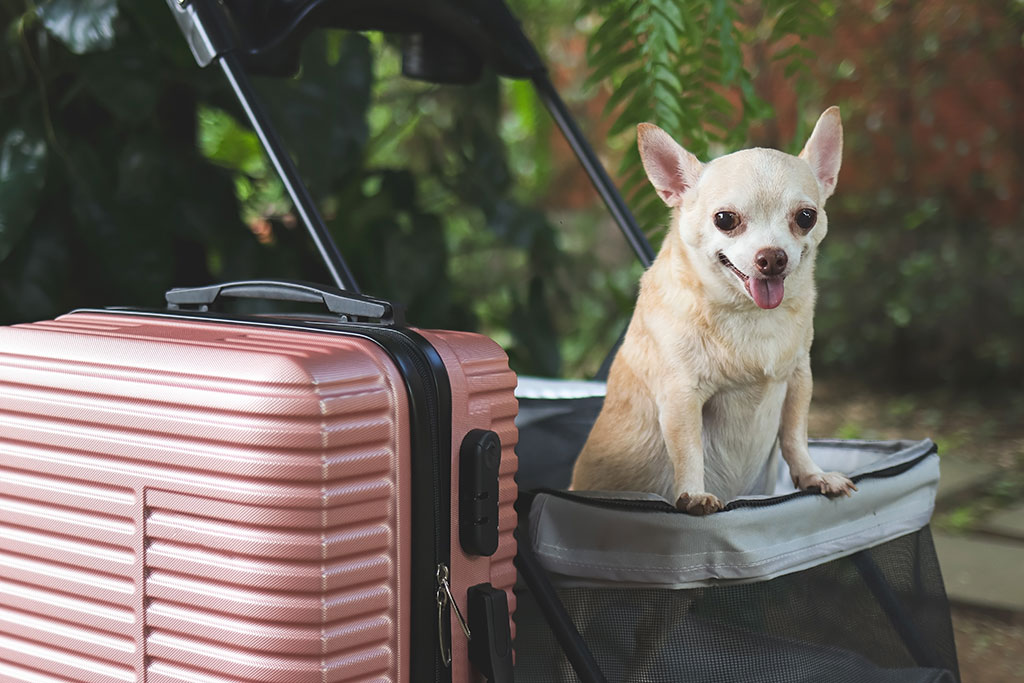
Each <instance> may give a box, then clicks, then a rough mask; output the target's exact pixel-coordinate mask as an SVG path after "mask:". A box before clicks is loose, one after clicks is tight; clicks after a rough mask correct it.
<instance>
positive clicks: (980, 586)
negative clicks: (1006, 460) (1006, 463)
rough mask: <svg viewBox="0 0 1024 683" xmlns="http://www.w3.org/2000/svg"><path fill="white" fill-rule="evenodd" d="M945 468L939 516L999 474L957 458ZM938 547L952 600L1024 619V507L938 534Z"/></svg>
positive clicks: (946, 462) (945, 461)
mask: <svg viewBox="0 0 1024 683" xmlns="http://www.w3.org/2000/svg"><path fill="white" fill-rule="evenodd" d="M940 465H941V473H942V474H941V479H940V482H941V483H940V485H939V495H938V499H937V501H936V506H937V508H938V510H939V512H942V511H944V510H949V509H951V508H952V507H953V506H955V505H957V504H963V503H964V501H968V500H969V499H970V498H971V497H972V496H973V495H975V494H976V493H977V492H978V491H981V490H984V489H985V488H987V487H988V486H990V485H991V484H992V482H993V480H994V479H995V478H996V477H998V476H999V470H998V469H997V468H995V467H993V466H991V465H987V464H985V463H975V462H966V461H963V460H960V459H957V458H954V457H952V456H947V457H943V458H942V460H941V461H940ZM935 549H936V551H937V552H938V554H939V565H940V566H941V567H942V576H943V579H944V580H945V583H946V592H947V594H948V595H949V599H950V600H951V601H952V602H954V603H955V604H960V605H965V606H968V607H974V608H981V609H991V610H993V611H998V612H1005V613H1006V615H1005V616H1007V617H1016V616H1018V615H1019V616H1021V617H1024V504H1018V505H1015V506H1013V507H1009V508H1004V509H1002V510H999V511H997V512H995V513H993V514H992V515H990V516H988V517H987V518H985V519H983V520H982V521H980V522H979V523H978V524H977V525H975V527H974V529H973V530H972V531H971V532H969V533H962V534H956V533H952V532H943V531H936V532H935ZM1022 623H1024V620H1022ZM1022 680H1024V672H1022Z"/></svg>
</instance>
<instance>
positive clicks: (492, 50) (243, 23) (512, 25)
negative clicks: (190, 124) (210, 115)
mask: <svg viewBox="0 0 1024 683" xmlns="http://www.w3.org/2000/svg"><path fill="white" fill-rule="evenodd" d="M167 4H168V5H169V6H170V7H171V8H172V9H173V10H175V16H176V17H178V22H179V24H180V25H181V26H182V29H183V30H184V32H185V35H186V36H188V37H189V44H190V46H191V47H192V51H193V53H194V54H195V55H196V59H197V60H198V61H199V63H200V64H201V65H202V66H206V65H207V64H209V63H210V62H211V61H213V59H215V58H216V57H218V56H221V55H222V54H224V52H226V51H228V50H237V51H238V52H239V53H240V54H241V55H242V59H243V62H244V63H245V66H246V68H247V69H249V70H250V71H252V72H254V73H270V74H278V75H283V74H290V73H293V72H294V71H295V70H296V69H297V68H298V65H299V47H300V45H301V43H302V40H303V39H304V38H305V36H306V35H307V34H308V33H309V32H310V31H311V30H313V29H314V28H325V27H328V28H342V29H349V30H355V31H383V32H386V33H399V34H405V35H407V36H409V39H408V40H407V41H406V44H405V47H404V50H403V51H404V56H405V59H404V62H405V72H406V75H407V76H411V77H414V78H423V79H426V80H437V81H441V82H471V81H473V80H476V78H477V77H479V75H480V73H481V70H482V68H483V65H484V64H487V65H489V66H490V67H491V68H493V69H494V70H495V71H497V72H498V73H499V74H500V75H502V76H508V77H511V78H529V77H531V76H533V75H535V74H537V73H539V72H543V71H544V64H543V62H542V61H541V59H540V57H539V56H538V54H537V52H536V50H534V48H533V45H532V44H531V43H530V41H529V40H528V39H527V38H526V37H525V35H523V32H522V30H521V29H520V27H519V22H518V20H517V19H516V18H515V16H514V15H513V14H512V13H511V12H510V11H509V10H508V8H507V7H506V6H505V3H504V2H502V0H223V1H222V2H213V1H211V0H167ZM196 18H198V19H199V21H198V22H197V21H196ZM183 22H186V23H183ZM196 23H199V24H201V25H202V26H205V27H206V32H207V35H200V34H199V33H198V32H197V31H195V29H194V26H192V24H196Z"/></svg>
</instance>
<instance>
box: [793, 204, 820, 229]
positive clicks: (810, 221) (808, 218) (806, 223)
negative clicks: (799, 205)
mask: <svg viewBox="0 0 1024 683" xmlns="http://www.w3.org/2000/svg"><path fill="white" fill-rule="evenodd" d="M817 222H818V212H817V211H815V210H814V209H800V210H799V211H797V212H796V224H797V225H799V226H800V229H801V230H810V229H811V228H813V227H814V224H815V223H817Z"/></svg>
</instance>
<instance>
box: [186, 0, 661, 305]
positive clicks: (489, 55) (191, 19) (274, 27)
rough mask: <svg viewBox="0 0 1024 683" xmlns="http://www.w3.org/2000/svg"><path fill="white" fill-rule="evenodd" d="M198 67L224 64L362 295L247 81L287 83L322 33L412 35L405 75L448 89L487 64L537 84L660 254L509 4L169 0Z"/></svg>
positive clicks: (336, 260) (641, 242)
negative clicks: (261, 77) (310, 38)
mask: <svg viewBox="0 0 1024 683" xmlns="http://www.w3.org/2000/svg"><path fill="white" fill-rule="evenodd" d="M166 2H167V5H168V7H169V8H170V9H171V11H172V13H173V14H174V17H175V19H176V20H177V22H178V26H179V27H180V28H181V30H182V33H184V34H185V38H186V40H187V41H188V44H189V47H190V48H191V50H192V54H193V55H194V56H195V58H196V61H197V62H198V63H199V65H200V66H204V67H205V66H208V65H209V64H211V63H212V62H215V61H216V62H217V63H218V64H219V65H220V67H221V69H222V70H223V71H224V75H225V76H226V77H227V79H228V82H229V83H230V84H231V87H232V89H233V90H234V92H235V95H236V96H237V98H238V101H239V103H240V104H241V105H242V108H243V109H244V110H245V112H246V115H247V116H248V118H249V121H250V123H251V124H252V127H253V129H254V130H255V131H256V134H257V135H258V136H259V138H260V140H261V142H262V143H263V146H264V148H265V149H266V150H267V154H268V155H269V156H270V160H271V162H272V163H273V164H274V167H275V169H276V170H277V173H278V175H279V176H280V177H281V180H282V182H283V183H284V186H285V189H286V190H287V191H288V194H289V196H290V197H291V199H292V202H293V203H294V204H295V208H296V211H297V213H298V214H299V218H300V219H301V220H302V222H303V224H304V225H305V226H306V228H307V230H308V231H309V233H310V236H311V237H312V238H313V241H314V243H315V244H316V246H317V249H318V250H319V252H320V255H321V258H322V259H323V261H324V264H325V266H326V267H327V270H328V272H329V273H330V275H331V279H332V280H333V281H334V283H335V284H336V285H337V286H338V287H340V288H342V289H348V290H351V291H355V292H358V291H359V287H358V285H357V284H356V281H355V278H354V277H353V275H352V272H351V270H350V269H349V267H348V265H347V264H346V263H345V260H344V259H343V258H342V256H341V252H340V251H339V250H338V248H337V246H336V245H335V244H334V241H333V240H332V239H331V236H330V233H329V232H328V230H327V226H326V224H325V223H324V220H323V218H322V217H321V216H320V213H319V211H318V210H317V208H316V203H315V202H314V201H313V198H312V197H311V196H310V195H309V191H308V190H307V189H306V187H305V185H304V184H303V183H302V180H301V177H300V176H299V172H298V169H296V168H295V164H294V163H293V162H292V160H291V157H290V156H289V155H288V153H287V151H286V150H285V147H284V145H283V143H282V142H281V140H280V139H279V138H278V136H277V134H276V133H275V132H274V129H273V126H272V125H271V122H270V119H269V117H268V115H267V114H266V112H265V111H264V110H263V108H262V107H261V106H260V104H259V101H258V98H257V97H256V93H255V91H254V89H253V88H252V85H251V83H250V81H249V77H248V73H247V72H249V71H251V72H256V73H268V74H278V75H282V74H284V75H287V74H290V73H293V72H294V71H295V70H296V69H297V68H298V59H299V50H298V48H299V46H300V44H301V41H302V39H303V38H304V37H305V35H307V34H308V33H309V31H311V30H312V29H314V28H321V27H328V28H344V29H351V30H382V31H389V32H397V33H404V34H406V36H407V39H406V41H405V45H404V46H403V66H402V69H403V73H404V74H405V75H406V76H409V77H411V78H418V79H421V80H431V81H436V82H445V83H467V82H472V81H474V80H476V79H477V78H478V77H479V76H480V74H481V73H482V70H483V65H484V64H488V65H490V66H491V68H493V69H494V70H495V71H496V72H497V73H498V74H499V75H502V76H507V77H511V78H529V79H530V80H531V81H532V82H533V84H534V87H535V88H536V90H537V95H538V97H539V98H540V99H541V101H542V102H543V103H544V106H545V107H546V108H547V109H548V111H549V112H550V113H551V116H552V118H553V119H554V120H555V123H556V124H557V125H558V127H559V129H560V130H561V131H562V134H563V135H564V136H565V138H566V140H567V141H568V143H569V146H570V147H571V148H572V150H573V152H574V153H575V154H576V156H577V157H578V158H579V160H580V163H581V164H582V165H583V169H584V170H585V171H586V173H587V175H588V176H589V177H590V180H591V182H592V183H593V184H594V188H595V189H596V190H597V192H598V194H599V195H600V197H601V199H602V200H603V201H604V203H605V205H606V206H607V208H608V211H609V212H610V213H611V215H612V218H614V219H615V222H616V223H617V224H618V226H619V228H620V229H621V230H622V233H623V235H624V236H625V237H626V240H627V241H628V242H629V244H630V246H631V247H632V248H633V251H634V252H635V253H636V255H637V258H638V259H639V260H640V263H641V264H642V265H643V266H644V267H647V266H650V264H651V263H652V262H653V261H654V250H653V248H652V247H651V244H650V242H648V240H647V237H646V236H645V235H644V233H643V231H642V230H641V229H640V226H639V225H637V222H636V219H635V218H634V217H633V214H632V213H631V212H630V210H629V208H628V207H627V206H626V202H625V201H624V200H623V198H622V195H621V193H620V192H619V190H618V188H617V187H616V186H615V184H614V183H613V182H612V179H611V178H610V177H609V176H608V173H607V171H605V169H604V166H603V165H602V164H601V162H600V160H599V159H598V158H597V155H596V154H595V153H594V150H593V148H591V146H590V144H589V143H588V142H587V140H586V138H584V136H583V133H582V131H580V129H579V126H578V125H577V124H576V122H575V121H574V120H573V117H572V115H571V114H570V113H569V109H568V107H566V105H565V102H563V101H562V98H561V96H559V94H558V92H557V91H556V90H555V87H554V85H553V84H552V83H551V80H550V79H549V78H548V73H547V68H546V67H545V66H544V63H543V61H542V60H541V58H540V56H539V55H538V54H537V51H536V50H535V49H534V47H533V44H532V43H531V42H530V40H529V38H527V37H526V35H525V34H524V33H523V31H522V28H521V26H520V25H519V21H518V20H517V19H516V18H515V16H514V15H513V14H512V13H511V12H510V11H509V9H508V7H507V6H506V5H505V3H504V2H503V1H502V0H420V1H417V0H258V1H251V0H222V1H218V0H166Z"/></svg>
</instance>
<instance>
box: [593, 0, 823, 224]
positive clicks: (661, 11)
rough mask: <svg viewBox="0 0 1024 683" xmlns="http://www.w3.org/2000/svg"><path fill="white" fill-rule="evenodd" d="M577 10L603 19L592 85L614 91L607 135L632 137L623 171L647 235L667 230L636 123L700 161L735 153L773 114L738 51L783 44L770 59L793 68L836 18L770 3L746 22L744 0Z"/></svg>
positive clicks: (637, 2) (644, 1)
mask: <svg viewBox="0 0 1024 683" xmlns="http://www.w3.org/2000/svg"><path fill="white" fill-rule="evenodd" d="M583 7H584V11H589V12H593V13H595V14H597V15H598V16H599V17H600V25H599V26H598V28H597V29H596V30H595V31H594V33H593V34H592V35H591V37H590V43H589V49H588V58H589V62H590V65H591V67H592V72H591V74H590V78H589V81H588V82H589V83H590V84H591V85H596V84H598V83H606V84H607V86H608V88H609V90H610V92H611V94H610V96H609V98H608V100H607V104H606V106H605V115H606V116H612V115H614V116H615V122H614V124H613V125H612V127H611V131H610V132H611V135H613V136H615V135H623V134H626V133H628V134H629V136H630V137H629V140H630V142H629V145H628V151H627V153H626V155H625V157H624V158H623V163H622V167H621V169H620V173H621V174H622V175H623V178H624V183H625V185H626V187H627V189H628V190H629V191H630V193H631V200H632V204H633V207H634V210H635V213H636V214H637V218H638V220H639V221H640V223H641V225H643V226H645V229H646V230H647V231H648V232H654V231H655V230H656V229H658V228H659V227H660V226H661V225H662V224H663V222H664V215H665V211H664V207H663V206H662V205H661V204H660V202H659V201H658V200H657V195H655V194H654V193H653V192H650V191H649V190H648V188H647V186H646V185H647V183H646V177H645V175H644V171H643V167H642V165H641V164H640V157H639V154H638V153H637V151H636V145H635V144H633V143H632V140H633V138H632V134H633V131H634V129H635V126H636V124H637V123H640V122H643V121H649V122H651V123H655V124H657V125H658V126H660V127H661V128H663V129H664V130H666V131H667V132H668V133H669V134H670V135H672V136H673V137H674V138H675V139H677V140H679V141H680V143H681V144H683V145H684V146H685V147H686V148H687V149H689V150H690V151H691V152H693V153H694V154H695V155H697V156H698V157H699V158H701V159H707V158H708V156H709V154H711V153H713V152H721V151H722V150H726V149H727V150H729V151H731V150H732V149H733V148H735V147H738V146H740V145H741V144H742V143H743V142H744V141H745V139H746V136H747V129H748V127H749V126H750V124H752V123H754V122H757V121H759V120H763V119H765V118H767V117H769V116H770V115H771V114H772V110H771V107H770V106H768V105H767V104H766V103H765V102H764V101H763V100H762V99H761V98H760V97H758V95H757V94H756V93H755V90H754V82H753V76H752V74H751V72H750V70H749V69H748V67H747V66H746V65H745V60H744V52H743V45H744V44H746V43H749V42H752V41H753V40H754V39H757V40H760V41H761V42H763V43H764V44H765V45H766V46H767V47H768V48H769V49H772V48H775V47H776V46H778V45H782V44H784V43H788V46H787V47H785V48H780V49H779V50H778V51H777V54H775V56H774V59H777V60H782V61H783V62H785V63H786V64H787V70H790V71H793V70H796V69H798V68H799V67H800V65H801V64H803V63H804V62H805V61H806V60H807V59H809V58H811V57H812V55H811V54H810V52H809V51H808V50H807V48H805V47H804V46H803V45H802V44H801V43H800V39H803V38H806V37H808V36H811V35H817V34H819V33H821V32H823V31H824V30H825V29H826V28H827V24H828V19H829V17H830V16H831V14H832V12H833V11H834V10H833V8H832V6H831V5H830V4H829V3H820V2H810V1H809V0H769V1H767V2H763V3H760V10H759V11H760V14H759V15H757V16H748V15H750V10H751V7H750V3H746V2H743V1H742V0H713V1H712V2H696V1H694V0H584V2H583Z"/></svg>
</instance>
